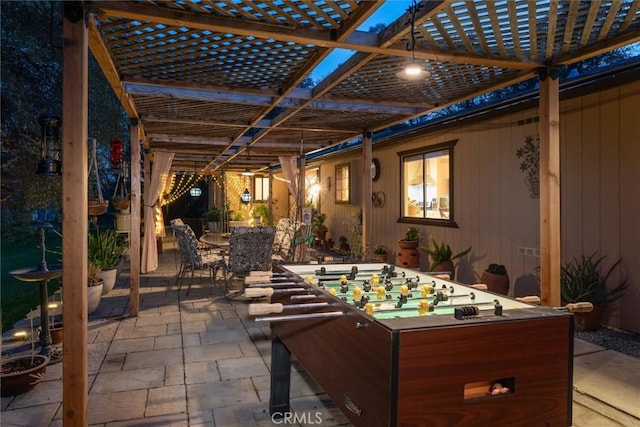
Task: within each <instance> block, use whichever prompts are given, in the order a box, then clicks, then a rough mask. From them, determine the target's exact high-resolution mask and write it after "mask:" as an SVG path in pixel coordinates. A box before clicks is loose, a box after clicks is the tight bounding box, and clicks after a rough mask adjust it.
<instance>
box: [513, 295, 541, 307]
mask: <svg viewBox="0 0 640 427" xmlns="http://www.w3.org/2000/svg"><path fill="white" fill-rule="evenodd" d="M516 299H517V300H518V301H520V302H524V303H526V304H533V305H540V303H541V302H542V300H541V299H540V297H539V296H536V295H529V296H526V297H517V298H516Z"/></svg>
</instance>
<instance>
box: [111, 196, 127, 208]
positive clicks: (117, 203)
mask: <svg viewBox="0 0 640 427" xmlns="http://www.w3.org/2000/svg"><path fill="white" fill-rule="evenodd" d="M111 204H112V205H113V207H114V208H115V209H117V210H119V211H127V210H129V206H130V205H131V202H130V201H129V200H128V199H127V200H112V201H111Z"/></svg>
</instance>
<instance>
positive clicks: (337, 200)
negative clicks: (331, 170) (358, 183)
mask: <svg viewBox="0 0 640 427" xmlns="http://www.w3.org/2000/svg"><path fill="white" fill-rule="evenodd" d="M343 169H346V170H347V183H346V187H344V186H343V185H339V182H341V181H342V173H341V171H342V170H343ZM333 181H334V182H333V187H334V193H333V194H334V197H335V203H336V204H337V205H345V204H350V203H351V163H340V164H337V165H336V167H335V176H334V179H333ZM342 188H346V192H347V197H346V199H343V198H342V195H343V193H344V192H342V193H338V190H339V189H342Z"/></svg>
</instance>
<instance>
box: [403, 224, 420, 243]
mask: <svg viewBox="0 0 640 427" xmlns="http://www.w3.org/2000/svg"><path fill="white" fill-rule="evenodd" d="M404 240H408V241H410V242H417V241H418V240H420V230H418V227H414V226H413V225H411V226H409V227H408V228H407V232H406V233H405V235H404Z"/></svg>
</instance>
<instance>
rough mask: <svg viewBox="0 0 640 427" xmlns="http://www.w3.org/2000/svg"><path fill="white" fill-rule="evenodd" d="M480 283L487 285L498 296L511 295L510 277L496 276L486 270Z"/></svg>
mask: <svg viewBox="0 0 640 427" xmlns="http://www.w3.org/2000/svg"><path fill="white" fill-rule="evenodd" d="M480 283H484V284H485V285H487V289H488V290H489V291H491V292H495V293H497V294H502V295H509V275H508V274H507V273H505V274H494V273H491V272H489V271H488V270H485V271H483V272H482V276H481V277H480Z"/></svg>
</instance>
